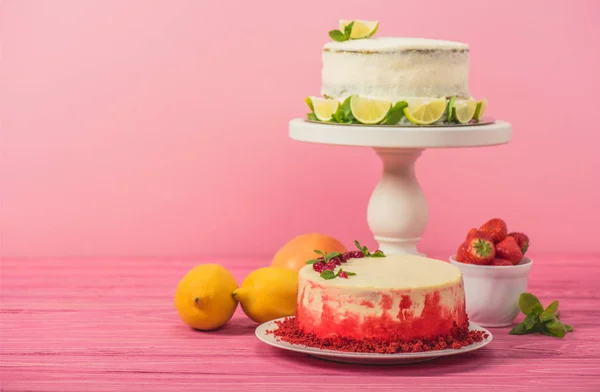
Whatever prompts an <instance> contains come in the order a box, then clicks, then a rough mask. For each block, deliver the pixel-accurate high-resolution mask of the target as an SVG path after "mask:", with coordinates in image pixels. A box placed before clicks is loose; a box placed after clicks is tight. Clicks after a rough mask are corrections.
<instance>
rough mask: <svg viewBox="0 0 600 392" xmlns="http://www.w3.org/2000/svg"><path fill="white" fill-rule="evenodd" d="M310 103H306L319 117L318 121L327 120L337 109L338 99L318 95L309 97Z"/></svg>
mask: <svg viewBox="0 0 600 392" xmlns="http://www.w3.org/2000/svg"><path fill="white" fill-rule="evenodd" d="M309 98H310V102H311V104H308V101H307V104H308V106H309V107H310V106H311V105H312V109H313V111H314V113H315V116H317V118H318V119H319V121H329V120H331V117H332V116H333V114H334V113H335V112H336V111H337V109H338V107H339V106H340V101H339V100H337V99H326V98H319V97H309Z"/></svg>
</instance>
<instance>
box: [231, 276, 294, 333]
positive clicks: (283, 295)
mask: <svg viewBox="0 0 600 392" xmlns="http://www.w3.org/2000/svg"><path fill="white" fill-rule="evenodd" d="M297 293H298V273H297V272H296V271H294V270H291V269H288V268H282V267H263V268H259V269H257V270H254V271H252V272H251V273H250V274H249V275H248V276H247V277H246V279H244V282H243V283H242V285H241V286H240V288H238V289H237V290H235V291H234V292H233V297H234V298H235V299H237V300H238V301H239V302H240V305H241V307H242V310H243V311H244V313H245V314H246V316H248V317H249V318H250V319H251V320H253V321H255V322H257V323H264V322H267V321H270V320H274V319H277V318H280V317H286V316H293V315H294V314H296V294H297Z"/></svg>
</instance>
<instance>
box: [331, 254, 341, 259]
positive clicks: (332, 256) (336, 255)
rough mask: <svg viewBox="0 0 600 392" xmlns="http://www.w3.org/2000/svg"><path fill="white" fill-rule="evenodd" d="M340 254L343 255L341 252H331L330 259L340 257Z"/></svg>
mask: <svg viewBox="0 0 600 392" xmlns="http://www.w3.org/2000/svg"><path fill="white" fill-rule="evenodd" d="M339 255H341V253H340V252H331V253H330V254H329V260H331V259H333V258H334V257H338V256H339Z"/></svg>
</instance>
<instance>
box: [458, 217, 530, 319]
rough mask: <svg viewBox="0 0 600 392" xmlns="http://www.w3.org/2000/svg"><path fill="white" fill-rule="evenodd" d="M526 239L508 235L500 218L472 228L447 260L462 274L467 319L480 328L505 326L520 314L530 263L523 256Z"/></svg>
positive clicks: (514, 233)
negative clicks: (521, 297)
mask: <svg viewBox="0 0 600 392" xmlns="http://www.w3.org/2000/svg"><path fill="white" fill-rule="evenodd" d="M528 248H529V237H527V235H526V234H524V233H521V232H509V231H508V230H507V226H506V222H504V221H503V220H502V219H498V218H494V219H490V220H489V221H487V222H486V223H484V224H483V225H481V227H479V228H478V229H476V228H473V229H471V230H470V231H469V232H468V234H467V236H466V238H465V240H464V241H463V243H462V244H460V246H459V247H458V250H457V251H456V254H455V255H454V256H452V257H450V263H451V264H453V265H455V266H456V267H458V268H459V269H460V270H461V272H462V275H463V282H464V286H465V296H466V307H467V314H468V315H469V319H470V320H471V321H472V322H474V323H475V324H479V325H481V326H482V327H505V326H508V325H511V324H512V322H513V320H514V319H515V317H517V316H518V315H519V312H520V309H519V296H520V295H521V293H524V292H526V291H527V283H528V279H529V271H530V270H531V266H532V265H533V261H532V260H531V259H530V258H528V257H525V253H527V249H528Z"/></svg>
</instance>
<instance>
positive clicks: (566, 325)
mask: <svg viewBox="0 0 600 392" xmlns="http://www.w3.org/2000/svg"><path fill="white" fill-rule="evenodd" d="M563 325H564V326H565V329H566V330H567V332H573V326H572V325H569V324H563Z"/></svg>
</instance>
